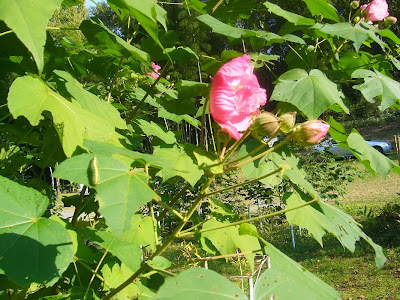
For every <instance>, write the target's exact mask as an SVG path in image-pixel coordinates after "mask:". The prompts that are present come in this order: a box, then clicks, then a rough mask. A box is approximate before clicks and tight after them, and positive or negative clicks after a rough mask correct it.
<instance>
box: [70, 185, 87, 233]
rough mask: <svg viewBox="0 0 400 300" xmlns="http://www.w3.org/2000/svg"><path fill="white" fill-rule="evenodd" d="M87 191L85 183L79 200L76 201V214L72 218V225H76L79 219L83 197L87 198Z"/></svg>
mask: <svg viewBox="0 0 400 300" xmlns="http://www.w3.org/2000/svg"><path fill="white" fill-rule="evenodd" d="M85 191H86V185H84V186H83V187H82V191H81V193H80V195H79V199H78V202H77V203H76V207H75V211H74V215H73V216H72V220H71V225H72V227H75V226H76V222H77V221H78V217H79V213H80V211H81V206H82V202H83V199H84V198H85Z"/></svg>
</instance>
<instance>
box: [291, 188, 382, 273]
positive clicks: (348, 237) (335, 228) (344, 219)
mask: <svg viewBox="0 0 400 300" xmlns="http://www.w3.org/2000/svg"><path fill="white" fill-rule="evenodd" d="M311 200H312V199H311V198H310V197H308V196H307V195H305V194H304V193H302V192H300V191H297V192H294V193H290V194H287V195H286V196H285V201H286V204H287V205H288V206H287V207H288V208H292V207H296V206H298V205H302V204H305V203H306V202H308V201H311ZM286 216H287V219H288V221H289V223H290V224H293V225H294V224H295V225H298V226H301V227H304V228H307V230H308V231H309V232H310V233H311V234H312V235H313V236H314V237H315V239H316V240H317V241H318V242H319V243H320V244H321V245H322V237H323V235H324V234H325V233H327V232H329V233H332V234H333V235H334V236H335V237H336V238H337V239H338V240H339V241H340V242H341V243H342V245H343V246H344V247H346V248H347V249H349V250H350V251H351V252H354V250H355V243H356V242H357V241H358V240H359V239H360V238H363V239H364V240H365V241H367V242H368V243H369V244H370V245H371V247H372V248H374V250H375V255H376V256H375V262H376V265H377V267H378V268H381V267H382V266H383V264H384V263H385V261H386V258H385V256H384V254H383V252H382V248H381V247H380V246H379V245H377V244H375V243H374V242H373V241H372V240H371V239H370V238H369V237H368V236H367V235H366V234H365V233H364V232H363V231H362V230H361V229H360V227H359V225H358V223H357V222H355V221H354V219H353V218H352V217H351V216H350V215H348V214H346V213H344V212H343V211H341V210H339V209H338V208H336V207H334V206H332V205H330V204H328V203H325V202H323V201H318V202H317V203H315V204H312V205H308V206H304V207H302V208H298V209H296V210H293V211H290V212H287V213H286Z"/></svg>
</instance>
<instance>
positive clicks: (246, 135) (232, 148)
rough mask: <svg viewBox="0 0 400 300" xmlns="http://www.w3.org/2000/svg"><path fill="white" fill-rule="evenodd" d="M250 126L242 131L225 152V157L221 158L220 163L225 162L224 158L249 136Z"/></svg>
mask: <svg viewBox="0 0 400 300" xmlns="http://www.w3.org/2000/svg"><path fill="white" fill-rule="evenodd" d="M250 131H251V129H250V127H249V128H248V129H247V130H246V131H245V132H244V133H243V135H242V137H241V138H240V139H239V140H237V141H236V142H235V143H234V144H233V145H232V146H231V147H230V148H229V150H228V153H226V155H225V157H224V158H223V159H222V161H221V163H224V162H226V160H227V159H228V158H229V157H230V156H231V155H232V153H233V151H235V150H236V149H237V147H239V145H240V144H241V143H242V142H243V141H244V140H245V139H246V138H247V137H248V136H249V134H250Z"/></svg>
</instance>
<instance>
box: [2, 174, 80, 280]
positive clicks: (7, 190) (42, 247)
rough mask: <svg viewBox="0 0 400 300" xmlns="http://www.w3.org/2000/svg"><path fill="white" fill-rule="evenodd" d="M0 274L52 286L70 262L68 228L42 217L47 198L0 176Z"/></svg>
mask: <svg viewBox="0 0 400 300" xmlns="http://www.w3.org/2000/svg"><path fill="white" fill-rule="evenodd" d="M0 198H1V201H0V257H1V259H0V274H5V275H6V276H8V277H9V278H10V279H11V280H13V281H14V282H15V283H16V284H18V285H20V286H26V285H29V284H30V283H33V282H35V283H38V284H48V285H50V286H51V285H53V284H54V283H55V282H56V281H57V280H58V279H59V278H60V277H61V275H62V274H63V273H64V271H65V270H66V269H67V267H68V266H69V264H70V263H71V262H72V257H73V255H74V248H73V243H72V239H71V236H70V235H69V233H68V231H67V230H66V229H65V228H64V227H63V226H62V225H61V224H59V223H58V222H57V221H54V220H50V219H46V218H42V217H41V215H42V214H43V213H44V212H45V210H46V209H47V206H48V204H49V199H48V198H47V197H45V196H43V195H42V194H41V193H39V192H38V191H36V190H35V189H32V188H27V187H24V186H21V185H19V184H18V183H15V182H13V181H11V180H9V179H7V178H5V177H1V176H0Z"/></svg>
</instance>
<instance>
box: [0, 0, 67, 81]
mask: <svg viewBox="0 0 400 300" xmlns="http://www.w3.org/2000/svg"><path fill="white" fill-rule="evenodd" d="M61 1H62V0H46V1H43V0H18V1H17V0H12V1H10V0H0V20H3V21H4V22H5V23H6V24H7V26H8V27H9V28H11V29H12V30H13V31H14V33H15V34H16V35H17V37H18V38H19V39H20V40H21V42H22V43H24V45H25V46H26V48H28V49H29V51H30V52H31V53H32V55H33V58H34V59H35V62H36V65H37V68H38V70H39V73H41V72H42V70H43V65H44V62H43V52H44V45H45V43H46V26H47V24H48V23H49V20H50V18H51V16H52V15H53V12H54V11H55V10H56V9H57V8H58V7H60V5H61Z"/></svg>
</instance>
